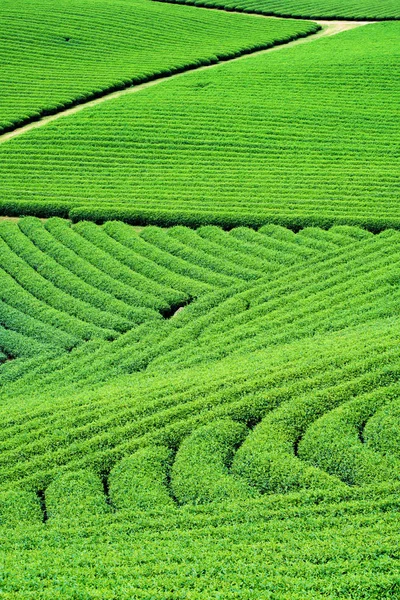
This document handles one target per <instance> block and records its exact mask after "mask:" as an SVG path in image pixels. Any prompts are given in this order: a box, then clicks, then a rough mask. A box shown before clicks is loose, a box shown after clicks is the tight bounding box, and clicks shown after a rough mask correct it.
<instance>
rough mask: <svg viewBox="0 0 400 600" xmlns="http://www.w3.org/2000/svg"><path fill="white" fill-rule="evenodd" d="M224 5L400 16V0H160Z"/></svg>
mask: <svg viewBox="0 0 400 600" xmlns="http://www.w3.org/2000/svg"><path fill="white" fill-rule="evenodd" d="M158 1H159V2H160V1H161V2H163V1H164V2H175V3H176V4H188V5H191V4H192V5H194V6H204V7H207V8H221V9H224V10H235V11H238V12H246V13H258V14H262V15H275V16H278V17H297V18H298V17H303V18H311V19H350V20H362V19H368V20H371V21H385V20H395V19H399V18H400V4H399V0H385V2H379V0H353V1H352V2H344V0H307V2H304V1H302V0H239V1H238V0H158Z"/></svg>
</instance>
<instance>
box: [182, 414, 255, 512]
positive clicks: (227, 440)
mask: <svg viewBox="0 0 400 600" xmlns="http://www.w3.org/2000/svg"><path fill="white" fill-rule="evenodd" d="M245 436H246V428H245V427H244V426H243V425H241V424H240V423H235V421H232V420H230V419H226V420H222V421H216V422H213V423H210V424H209V425H205V426H204V427H200V428H199V429H196V430H195V431H194V432H193V433H192V435H190V436H189V437H188V438H186V439H185V440H184V442H183V443H182V445H181V446H180V448H179V450H178V453H177V456H176V459H175V462H174V464H173V467H172V472H171V487H172V490H173V492H174V495H175V497H176V499H177V500H178V502H179V503H180V504H185V503H188V502H191V503H194V504H206V503H208V502H216V501H219V502H221V501H226V500H229V499H231V500H232V499H236V500H237V499H239V498H241V499H243V498H248V497H250V496H251V491H250V489H249V488H248V487H247V486H246V484H245V483H244V482H243V481H240V479H238V478H235V477H234V476H233V475H231V474H230V473H229V470H228V467H229V465H230V463H231V462H232V458H233V453H234V450H235V448H236V447H237V446H238V445H239V444H240V443H241V442H242V441H243V439H244V437H245Z"/></svg>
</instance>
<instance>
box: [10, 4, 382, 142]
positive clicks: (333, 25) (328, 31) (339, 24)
mask: <svg viewBox="0 0 400 600" xmlns="http://www.w3.org/2000/svg"><path fill="white" fill-rule="evenodd" d="M203 10H208V9H203ZM251 16H257V17H260V18H262V19H276V18H277V17H266V16H264V15H251ZM303 20H304V21H307V20H308V21H313V22H314V23H318V24H319V25H321V27H322V29H321V30H320V31H318V32H317V33H313V34H310V35H308V36H307V37H303V38H300V39H298V40H293V41H292V42H287V43H286V44H285V43H283V44H279V45H277V46H273V47H272V48H266V49H265V50H255V51H254V52H249V53H248V54H243V55H242V56H236V57H234V58H230V59H227V60H221V61H220V62H218V63H214V64H212V65H206V66H203V67H193V68H189V69H187V70H186V71H184V72H182V73H176V74H173V75H166V76H165V77H160V78H158V79H154V80H152V81H148V82H146V83H141V84H139V85H134V86H131V87H128V88H125V89H124V90H120V91H118V92H110V93H109V94H105V95H104V96H102V97H101V98H96V99H94V100H88V101H87V102H84V103H82V104H78V105H77V106H73V107H72V108H66V109H65V110H60V112H58V113H56V114H54V115H50V116H48V117H43V118H42V119H40V120H38V121H34V122H33V123H29V124H28V125H24V126H22V127H18V128H17V129H14V130H13V131H10V132H8V133H4V134H3V135H0V144H2V143H4V142H7V141H8V140H11V139H13V138H15V137H18V136H20V135H23V134H24V133H27V132H28V131H31V130H32V129H37V128H38V127H43V126H44V125H47V124H48V123H52V122H53V121H57V119H61V118H62V117H69V116H70V115H73V114H75V113H77V112H80V111H81V110H85V109H86V108H89V107H91V106H96V105H97V104H101V103H102V102H107V101H108V100H114V99H116V98H120V97H121V96H125V95H126V94H135V93H137V92H140V91H141V90H145V89H147V88H150V87H153V86H155V85H159V84H160V83H163V82H164V81H168V80H170V79H176V78H178V77H184V76H185V75H187V74H188V73H193V72H194V71H196V72H197V71H206V70H208V69H215V68H218V67H219V66H220V65H223V64H225V63H228V62H233V61H237V60H245V59H248V58H252V57H253V56H260V55H262V54H267V53H269V52H277V51H278V50H283V49H284V48H290V47H292V46H299V45H300V44H308V43H310V42H313V41H314V40H318V39H320V38H322V37H327V36H331V35H336V34H337V33H341V32H342V31H347V30H348V29H354V28H356V27H361V26H363V25H369V24H370V23H373V22H374V21H321V20H319V19H303Z"/></svg>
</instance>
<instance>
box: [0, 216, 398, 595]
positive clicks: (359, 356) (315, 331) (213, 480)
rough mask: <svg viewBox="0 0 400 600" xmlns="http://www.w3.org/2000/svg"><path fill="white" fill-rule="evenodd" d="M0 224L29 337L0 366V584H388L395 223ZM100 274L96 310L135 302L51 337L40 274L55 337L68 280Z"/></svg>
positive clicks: (9, 590)
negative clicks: (66, 341) (0, 538)
mask: <svg viewBox="0 0 400 600" xmlns="http://www.w3.org/2000/svg"><path fill="white" fill-rule="evenodd" d="M0 236H1V239H2V251H3V252H5V251H7V252H8V259H7V260H4V261H3V263H4V265H5V266H7V265H12V264H13V263H14V262H15V264H17V263H18V269H17V270H15V272H13V273H12V272H11V269H10V271H9V272H7V273H4V274H3V277H4V279H6V278H7V280H9V281H14V285H15V286H17V285H19V286H20V288H21V293H20V296H19V297H20V298H21V299H25V301H26V304H25V309H24V310H23V308H22V304H20V305H19V310H20V321H19V323H24V322H25V323H26V325H24V329H22V330H24V331H25V332H26V334H27V335H26V340H25V342H26V344H27V346H28V347H32V348H33V345H34V344H35V343H39V342H42V337H40V336H43V331H46V330H48V340H49V342H48V346H46V347H45V348H39V347H37V348H36V353H34V352H32V353H30V355H29V356H25V355H23V353H21V354H20V355H18V357H16V358H15V359H14V360H8V361H7V362H6V363H4V364H3V365H2V366H1V367H0V376H1V381H2V393H1V405H2V408H1V411H2V415H1V420H2V428H1V432H0V448H1V451H0V480H1V483H2V490H3V491H2V495H1V500H0V515H1V518H2V523H3V527H4V528H5V529H3V531H4V532H7V533H6V538H7V540H8V541H7V542H6V543H5V545H4V547H3V553H4V554H3V556H4V560H5V562H6V570H5V574H4V578H3V590H4V593H5V596H4V597H15V598H30V597H33V595H34V594H36V591H37V586H38V585H39V589H40V590H41V591H40V595H39V597H41V598H50V597H55V596H54V595H55V594H62V595H63V597H66V598H74V597H76V596H77V595H78V596H79V594H81V595H82V594H83V595H85V594H86V595H87V597H96V594H97V595H98V596H99V597H121V598H131V597H138V598H140V597H143V598H150V597H155V598H160V599H161V598H164V597H166V594H169V596H168V597H171V598H184V597H185V596H186V595H187V592H188V590H189V589H191V590H192V592H193V593H191V595H192V597H193V598H200V597H201V595H202V594H204V590H207V592H206V593H207V594H208V595H209V594H213V595H214V597H218V594H221V593H222V594H223V597H227V598H236V597H243V598H272V597H274V594H275V593H278V594H281V595H280V596H279V597H282V598H286V597H287V598H312V597H314V598H315V597H321V598H348V597H356V598H361V597H365V596H362V595H360V594H359V593H358V591H357V590H358V587H359V585H360V581H361V579H362V578H363V577H364V578H365V572H366V570H368V569H374V571H376V574H374V575H371V576H370V577H369V578H368V580H367V581H366V582H365V579H364V582H365V585H364V584H363V585H364V587H363V590H364V591H366V593H369V594H370V597H373V598H378V597H387V598H389V597H390V595H388V594H389V593H390V594H392V593H397V589H398V588H397V586H398V578H397V574H396V573H397V570H396V556H395V555H394V554H393V548H394V546H393V536H396V531H397V520H396V512H397V511H398V489H399V487H398V486H399V477H400V470H399V464H400V463H399V457H398V451H397V446H398V427H397V426H396V424H397V422H398V397H399V370H398V369H399V364H400V363H399V362H398V361H399V358H400V354H399V347H398V336H399V324H398V319H397V313H398V295H399V294H398V285H397V282H398V271H399V268H400V267H399V264H400V263H399V256H400V254H399V247H400V233H398V232H396V231H390V230H388V231H386V232H383V233H381V234H380V235H375V236H374V235H372V234H371V233H368V232H366V231H364V230H362V229H358V228H354V227H334V228H331V229H330V230H329V231H323V230H320V229H317V228H309V229H304V230H302V231H301V232H299V233H297V234H294V233H293V232H291V231H289V230H286V229H284V228H281V227H277V226H267V227H264V228H262V229H261V230H259V231H258V232H256V231H254V230H252V229H247V228H237V229H233V230H232V231H230V232H224V231H223V230H221V229H219V228H217V227H202V228H200V229H198V230H197V231H193V230H190V229H187V228H184V227H174V228H171V229H166V230H165V229H164V230H163V229H160V228H157V227H147V228H144V229H143V230H142V231H135V230H134V229H133V228H131V227H130V226H128V225H125V224H123V223H118V222H109V223H106V224H105V225H104V226H102V227H100V226H97V225H94V224H92V223H85V222H82V223H78V224H76V225H74V226H71V224H69V223H68V222H66V221H62V220H60V219H50V220H49V221H47V222H44V223H43V222H41V221H39V220H38V219H34V218H26V219H23V220H21V221H20V222H19V223H18V224H16V223H9V222H3V223H2V224H1V227H0ZM7 248H8V250H7ZM28 248H29V250H30V251H29V252H28ZM11 256H12V257H13V259H12V260H11ZM50 266H51V268H50ZM84 267H85V268H84ZM7 268H8V267H7ZM117 274H118V280H119V286H117V279H116V276H117ZM25 276H26V279H25V280H24V281H25V283H23V281H22V279H20V280H18V277H25ZM56 277H57V279H56ZM39 278H40V283H38V284H37V287H36V289H35V290H34V289H33V288H32V287H31V288H29V282H34V281H36V282H38V281H39ZM68 278H75V283H74V285H72V283H71V282H72V280H71V279H68ZM78 282H81V283H80V284H79V285H78ZM139 283H140V285H139ZM68 284H69V292H68V291H67V289H68V288H67V287H66V286H68ZM106 284H107V286H108V287H107V294H108V299H106V298H105V296H104V300H103V302H104V304H103V310H104V311H105V312H106V310H107V309H108V310H109V311H110V312H109V313H108V315H107V316H108V318H109V319H110V321H109V327H111V318H114V319H116V318H120V316H119V313H118V310H117V307H118V306H128V304H124V302H126V300H125V301H124V300H123V299H121V294H122V291H124V294H126V293H127V291H128V290H130V291H131V293H132V291H133V290H135V291H136V293H138V294H139V293H140V294H141V306H144V307H145V308H143V310H145V309H146V310H147V311H148V313H149V315H148V316H147V313H146V317H147V318H146V319H145V320H143V322H142V323H140V324H139V323H135V324H132V323H130V326H129V329H128V330H127V331H126V332H125V333H123V332H119V335H118V337H117V335H116V332H117V328H115V329H114V332H113V335H111V336H108V335H105V334H104V331H102V330H100V332H99V333H97V332H96V334H95V335H92V338H91V339H88V341H84V340H83V339H81V340H80V341H78V343H76V345H75V346H74V347H73V348H70V349H69V350H70V351H65V350H66V349H65V348H61V350H60V347H57V348H56V347H55V346H54V345H52V344H51V341H52V340H53V339H57V336H56V334H55V333H54V329H53V328H51V327H49V325H48V320H47V314H50V312H51V311H52V310H54V309H53V307H52V302H51V299H52V298H53V296H51V295H47V289H48V286H49V285H51V286H52V289H53V290H57V291H58V293H60V294H61V293H63V294H64V297H65V298H66V297H67V296H68V294H69V295H70V300H69V302H67V301H65V302H64V309H63V310H61V309H59V313H58V314H59V315H60V316H59V324H60V325H59V329H58V333H59V334H60V339H63V338H62V336H61V331H65V333H64V334H63V335H65V334H66V333H67V331H68V334H70V330H69V329H68V330H67V327H66V326H65V325H62V326H61V324H62V323H63V322H62V319H65V322H67V320H68V319H71V322H72V320H73V312H72V310H71V308H70V307H71V306H73V302H75V300H74V301H72V297H73V295H74V294H78V293H80V286H82V289H83V286H92V293H91V294H90V295H89V296H88V298H89V299H93V303H94V298H95V297H96V294H104V295H105V289H106V288H105V286H106ZM40 289H42V290H43V292H41V293H40V294H39V290H40ZM95 290H96V291H95ZM150 290H152V291H153V293H154V297H155V298H156V299H158V305H156V302H155V301H154V300H153V306H151V307H150V306H149V302H148V299H149V297H150ZM19 297H18V296H17V294H10V295H9V296H8V297H3V304H2V306H3V313H2V315H3V316H2V322H3V326H4V328H5V329H4V331H5V332H8V333H9V335H11V333H12V332H14V333H15V334H16V333H18V332H19V330H18V328H17V327H16V326H15V322H16V321H15V320H13V314H12V312H11V308H13V309H14V310H16V308H15V306H14V304H13V303H14V302H15V299H16V298H19ZM99 297H100V296H99ZM29 298H30V301H31V303H32V311H31V312H29ZM146 301H147V304H146ZM39 303H40V305H41V306H42V308H43V307H46V306H47V310H48V311H50V312H49V313H47V312H46V311H45V310H42V313H41V316H40V314H39V312H37V311H36V312H35V324H36V328H33V327H31V328H30V329H29V325H30V324H31V322H32V321H33V314H34V310H35V307H36V306H37V305H38V304H39ZM162 303H164V305H163V306H162V307H161V306H160V305H161V304H162ZM185 303H186V305H185ZM92 306H93V310H96V306H95V304H93V305H92ZM136 306H138V303H136ZM176 306H181V307H182V309H181V310H179V311H177V312H176V314H173V315H172V314H171V311H172V307H175V308H176ZM162 310H165V311H170V312H169V313H168V314H164V315H162ZM88 314H89V311H88ZM89 320H90V319H87V321H86V323H88V322H89ZM75 322H78V319H76V321H73V323H74V324H75ZM39 323H41V327H42V329H41V330H40V334H39V333H37V332H38V331H39V326H38V324H39ZM28 333H29V335H28ZM56 333H57V332H56ZM4 339H6V338H4ZM2 344H3V342H2ZM30 344H31V346H30ZM3 351H5V353H6V354H7V352H9V350H8V348H7V347H6V346H3ZM382 428H385V431H386V428H387V431H388V432H390V435H389V436H386V435H385V436H382V435H381V432H382ZM282 494H283V495H282ZM244 515H246V517H245V516H244ZM348 519H351V521H352V525H351V526H350V528H349V524H348ZM43 520H44V521H45V522H44V523H43ZM244 524H246V525H245V526H244ZM9 527H12V528H13V531H11V529H9ZM343 528H346V535H342V533H341V532H343ZM272 531H274V534H273V539H271V541H270V542H269V543H268V544H267V545H265V544H266V543H265V540H266V539H267V538H270V537H271V532H272ZM365 536H367V538H366V537H365ZM83 539H85V540H86V542H85V558H83V555H82V551H83V547H82V543H83ZM294 539H296V542H294ZM326 539H330V540H331V541H332V543H331V545H328V546H327V547H326V546H324V540H326ZM366 539H368V544H369V546H368V551H366V545H365V544H366ZM106 540H107V542H106ZM205 540H207V541H206V542H205ZM211 540H214V541H211ZM205 543H206V544H207V547H208V546H209V545H210V551H209V552H208V551H207V552H206V553H204V544H205ZM232 544H233V545H234V546H233V547H234V548H235V550H234V552H232ZM156 547H157V550H156V549H155V548H156ZM202 547H203V552H201V548H202ZM211 547H212V549H211ZM106 548H107V551H106ZM256 548H259V550H256ZM249 552H250V556H251V558H250V556H249ZM277 552H278V553H283V555H285V556H286V557H291V558H290V560H288V562H287V565H286V566H281V567H280V568H278V563H277V561H276V558H274V559H272V556H275V557H276V553H277ZM228 555H229V565H230V566H229V568H228V569H227V568H226V564H227V562H226V561H227V560H228ZM117 556H118V558H117ZM78 557H81V558H78ZM94 557H96V559H95V558H94ZM99 557H101V558H100V562H99ZM271 560H272V563H271ZM21 561H22V562H21ZM193 561H195V564H196V567H193V566H190V565H193ZM266 561H267V563H269V564H271V570H270V572H269V575H268V577H267V578H265V576H261V575H260V576H258V577H254V572H256V571H259V570H260V569H261V571H260V573H261V572H262V571H263V569H264V568H265V564H266ZM21 564H23V565H24V566H23V567H22V568H21ZM326 564H329V565H330V566H329V569H326V567H324V565H326ZM223 565H225V566H223ZM311 565H314V567H313V568H312V567H311ZM317 565H319V566H317ZM339 565H341V566H340V567H339ZM43 569H45V575H44V577H45V579H44V580H43V574H44V572H43ZM60 569H61V570H60ZM221 569H222V570H221ZM133 571H134V574H133ZM110 573H112V575H110ZM198 573H201V576H200V577H199V575H198ZM223 573H225V575H223ZM60 575H61V577H62V579H61V581H60V579H59V577H60ZM39 580H42V582H43V581H45V583H42V584H40V583H39ZM328 580H329V583H328ZM250 581H252V584H251V585H250ZM239 582H241V583H239ZM325 585H328V588H326V587H324V586H325ZM60 586H61V587H60ZM225 586H227V587H225ZM238 586H239V587H238ZM327 589H328V592H327V591H326V590H327ZM60 590H61V591H60ZM329 590H331V592H329ZM7 594H8V595H7ZM113 594H114V596H113ZM132 594H133V596H132ZM385 594H386V595H385ZM203 597H204V596H203ZM211 597H213V596H211Z"/></svg>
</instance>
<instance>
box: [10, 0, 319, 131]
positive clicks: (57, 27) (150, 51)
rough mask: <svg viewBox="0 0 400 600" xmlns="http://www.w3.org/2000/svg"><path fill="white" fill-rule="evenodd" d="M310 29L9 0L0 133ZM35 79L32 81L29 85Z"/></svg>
mask: <svg viewBox="0 0 400 600" xmlns="http://www.w3.org/2000/svg"><path fill="white" fill-rule="evenodd" d="M316 28H317V26H316V25H315V24H313V23H310V24H305V23H302V24H298V23H295V22H284V21H282V22H277V21H273V22H270V23H267V22H260V20H259V19H258V20H257V19H253V18H246V17H244V16H240V15H226V14H217V13H214V12H209V13H207V14H204V15H199V14H198V11H196V10H194V9H193V10H192V9H184V8H181V7H179V6H168V5H161V4H155V3H152V2H148V1H147V0H132V1H130V2H126V1H124V0H87V1H86V2H84V3H83V4H82V2H81V0H61V1H60V2H57V3H56V4H54V2H52V1H51V0H40V2H36V3H35V6H34V7H33V6H32V3H31V2H29V1H27V0H15V1H14V0H5V1H4V2H2V3H1V7H0V54H2V55H4V56H6V57H7V60H6V61H5V62H4V65H2V79H1V82H0V133H1V132H2V131H7V130H12V129H14V128H15V127H17V126H20V125H22V124H24V123H27V122H30V121H35V120H37V119H38V118H40V117H41V116H44V115H48V114H53V113H56V112H60V111H61V110H63V109H65V108H68V107H70V106H74V105H76V104H81V103H83V102H85V101H88V100H90V99H93V98H96V97H100V96H103V95H104V94H107V93H110V92H112V91H116V90H120V89H125V88H127V87H129V86H131V85H135V84H138V83H142V82H144V81H148V80H151V79H156V78H158V77H160V76H162V75H171V74H173V73H178V72H180V71H184V70H187V69H188V68H194V67H196V66H200V65H202V64H211V63H215V62H218V60H219V59H226V58H229V57H232V56H235V55H240V54H242V53H245V52H248V51H250V50H255V49H259V48H265V47H269V46H271V45H274V44H275V43H278V42H282V41H287V40H290V39H292V37H294V38H296V37H297V35H299V34H304V33H305V32H312V31H315V30H316ZM32 73H34V78H32Z"/></svg>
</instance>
